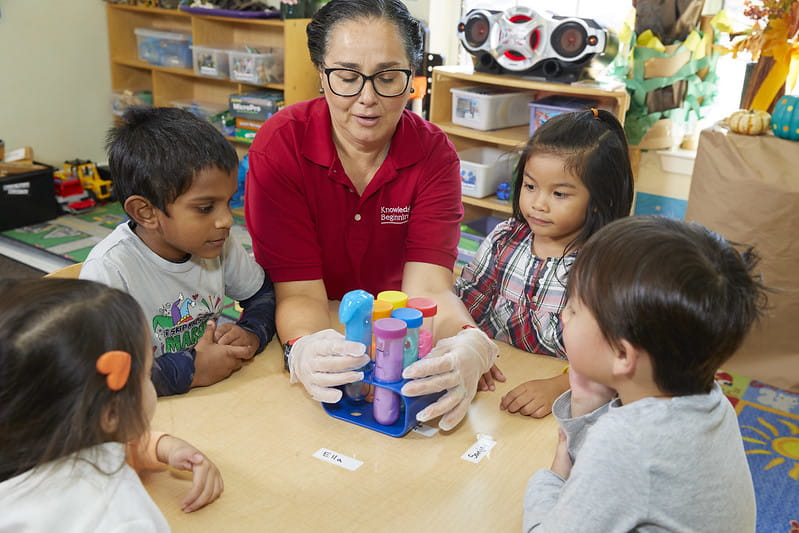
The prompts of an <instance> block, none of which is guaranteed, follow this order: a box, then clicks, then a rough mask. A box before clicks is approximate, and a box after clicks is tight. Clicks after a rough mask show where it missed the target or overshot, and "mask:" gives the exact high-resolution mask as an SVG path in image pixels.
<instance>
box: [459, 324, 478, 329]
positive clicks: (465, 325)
mask: <svg viewBox="0 0 799 533" xmlns="http://www.w3.org/2000/svg"><path fill="white" fill-rule="evenodd" d="M469 328H474V329H477V326H472V325H471V324H464V325H462V326H461V329H469Z"/></svg>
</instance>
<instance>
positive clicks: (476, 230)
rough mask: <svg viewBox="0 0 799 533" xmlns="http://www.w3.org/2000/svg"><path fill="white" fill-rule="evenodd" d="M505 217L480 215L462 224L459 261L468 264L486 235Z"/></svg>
mask: <svg viewBox="0 0 799 533" xmlns="http://www.w3.org/2000/svg"><path fill="white" fill-rule="evenodd" d="M502 220H503V219H501V218H497V217H492V216H486V217H480V218H477V219H475V220H471V221H469V222H464V223H463V224H461V239H460V242H459V243H458V263H463V264H467V263H469V261H471V260H472V259H473V258H474V254H475V253H476V252H477V249H478V248H479V247H480V244H481V243H482V242H483V241H484V240H485V238H486V236H487V235H488V234H489V233H491V231H493V229H494V228H495V227H496V225H497V224H499V223H500V222H502Z"/></svg>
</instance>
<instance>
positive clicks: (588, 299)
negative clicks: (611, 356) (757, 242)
mask: <svg viewBox="0 0 799 533" xmlns="http://www.w3.org/2000/svg"><path fill="white" fill-rule="evenodd" d="M757 262H758V257H757V255H756V254H755V252H754V251H753V250H752V249H751V248H749V249H746V250H745V251H743V253H739V251H738V250H736V249H735V248H734V247H733V245H731V244H730V243H728V242H727V241H725V240H724V239H723V238H722V237H721V236H719V235H718V234H716V233H714V232H712V231H710V230H708V229H706V228H704V227H702V226H700V225H698V224H690V223H687V222H684V221H681V220H677V219H673V218H668V217H663V216H633V217H626V218H622V219H621V220H617V221H615V222H613V223H611V224H608V225H607V226H605V227H604V228H602V229H601V230H600V231H598V232H597V233H596V234H595V235H594V236H593V237H591V239H589V241H588V242H587V243H586V245H585V246H584V247H583V248H582V250H580V253H579V254H578V255H577V259H576V261H575V262H574V266H573V267H572V270H571V273H570V274H569V285H568V296H569V298H573V297H578V298H579V299H580V301H581V302H583V304H584V305H585V306H586V307H587V308H588V309H589V310H590V311H591V313H592V314H593V316H594V318H595V319H596V321H597V323H598V325H599V329H600V330H601V331H602V333H603V335H604V336H605V338H606V340H607V341H608V343H609V344H611V346H615V347H618V346H619V341H620V340H622V339H624V340H626V341H628V342H629V343H631V344H632V345H634V346H636V347H639V348H641V349H643V350H645V351H646V352H647V353H648V354H649V356H650V358H651V362H652V367H653V374H654V376H653V377H654V380H655V383H656V384H657V385H658V387H659V388H660V389H661V390H662V391H663V392H665V393H667V394H673V395H687V394H700V393H706V392H708V391H709V390H710V388H711V386H712V384H713V378H714V375H715V373H716V371H717V370H718V368H719V366H721V365H722V364H723V363H724V361H726V360H727V359H729V358H730V356H732V354H733V353H734V352H735V350H737V349H738V347H739V346H740V345H741V342H743V339H744V337H745V336H746V334H747V332H748V331H749V328H750V326H751V325H752V324H753V323H754V321H755V320H756V319H757V318H758V317H759V316H760V314H761V312H762V311H763V309H764V308H765V305H766V290H765V289H764V287H763V286H762V285H761V283H760V282H759V281H758V279H756V277H755V276H753V270H754V268H755V266H756V265H757Z"/></svg>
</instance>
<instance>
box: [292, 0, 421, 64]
mask: <svg viewBox="0 0 799 533" xmlns="http://www.w3.org/2000/svg"><path fill="white" fill-rule="evenodd" d="M373 18H374V19H386V20H388V21H389V22H391V23H392V24H394V26H395V27H396V28H397V32H398V33H399V36H400V38H401V39H402V43H403V45H404V47H405V54H406V55H407V56H408V61H409V62H410V66H411V70H415V69H416V67H418V66H419V65H421V63H422V47H423V40H422V25H421V23H420V22H419V21H418V20H416V19H415V18H414V17H413V16H412V15H411V14H410V12H409V11H408V8H407V7H405V4H403V3H402V2H400V1H399V0H331V1H330V2H328V3H327V4H325V5H324V6H322V8H321V9H320V10H319V11H317V12H316V14H315V15H314V16H313V19H312V20H311V22H310V23H309V24H308V27H307V28H306V29H305V33H306V35H307V37H308V51H309V52H310V54H311V62H312V63H313V64H314V65H315V66H316V68H317V69H320V70H321V69H322V68H323V65H324V62H325V55H327V45H328V39H329V38H330V33H331V32H332V31H333V30H334V28H335V27H336V25H337V24H338V23H339V22H347V21H350V20H361V19H373Z"/></svg>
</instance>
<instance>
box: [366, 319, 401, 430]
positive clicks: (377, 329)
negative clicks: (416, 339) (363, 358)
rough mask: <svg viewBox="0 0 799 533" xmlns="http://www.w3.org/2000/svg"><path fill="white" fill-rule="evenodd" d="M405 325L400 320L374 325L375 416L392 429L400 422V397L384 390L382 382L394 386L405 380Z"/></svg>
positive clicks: (383, 320) (383, 321)
mask: <svg viewBox="0 0 799 533" xmlns="http://www.w3.org/2000/svg"><path fill="white" fill-rule="evenodd" d="M407 329H408V328H407V326H406V325H405V322H403V321H402V320H399V319H397V318H381V319H380V320H376V321H375V322H374V325H373V332H374V336H375V370H374V380H375V382H376V383H375V392H374V395H375V399H374V404H373V410H372V413H373V415H374V418H375V420H376V421H377V422H378V423H380V424H383V425H385V426H389V425H391V424H393V423H394V422H396V421H397V420H398V419H399V415H400V397H399V394H397V393H396V392H394V391H392V390H389V389H386V388H383V387H381V386H380V385H379V382H383V383H393V382H396V381H399V380H401V379H402V355H403V346H404V344H405V342H404V341H405V335H406V333H407Z"/></svg>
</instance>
